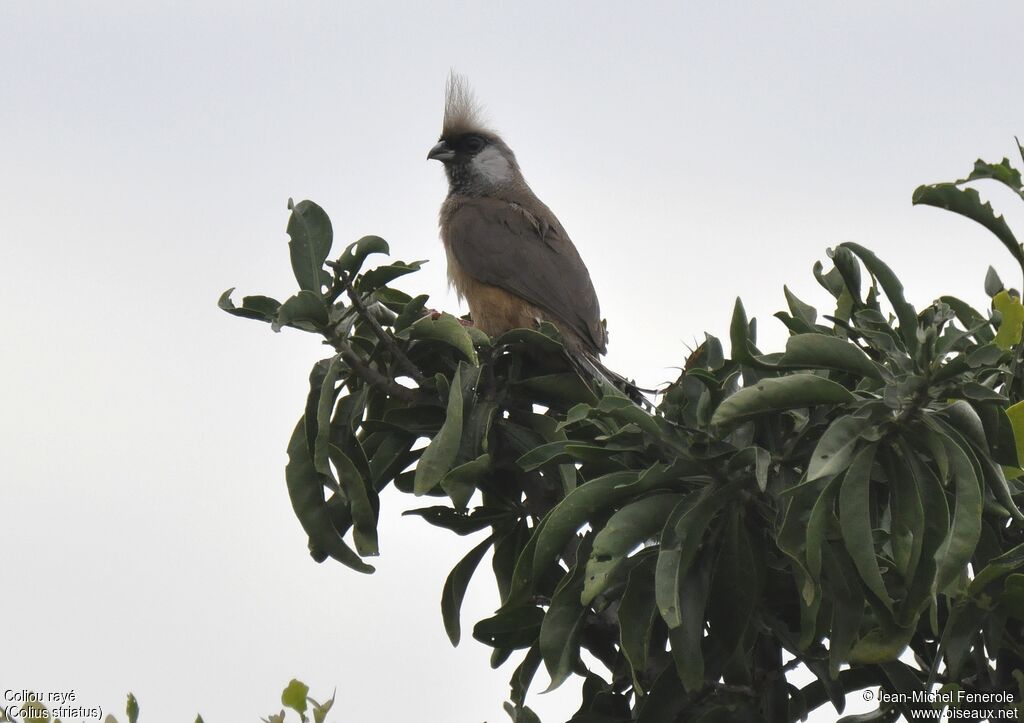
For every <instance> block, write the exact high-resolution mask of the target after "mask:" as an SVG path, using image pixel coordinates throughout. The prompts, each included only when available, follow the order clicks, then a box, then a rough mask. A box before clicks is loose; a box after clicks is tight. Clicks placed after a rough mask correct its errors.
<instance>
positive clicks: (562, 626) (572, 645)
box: [539, 545, 587, 692]
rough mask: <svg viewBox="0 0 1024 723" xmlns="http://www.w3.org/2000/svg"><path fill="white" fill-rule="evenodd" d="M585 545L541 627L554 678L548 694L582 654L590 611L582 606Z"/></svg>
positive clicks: (546, 659) (543, 651) (557, 590)
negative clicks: (585, 623) (585, 620)
mask: <svg viewBox="0 0 1024 723" xmlns="http://www.w3.org/2000/svg"><path fill="white" fill-rule="evenodd" d="M584 548H585V545H581V547H580V549H579V550H577V560H576V563H575V564H574V565H573V566H572V568H571V569H570V570H569V572H568V573H567V574H566V575H565V577H563V578H562V581H561V582H560V583H559V584H558V587H557V588H555V594H554V595H553V596H552V598H551V605H550V606H548V611H547V614H546V615H545V616H544V621H543V622H542V623H541V626H540V637H539V641H540V654H541V658H542V659H543V660H544V667H545V668H546V669H547V671H548V675H549V676H550V677H551V685H549V686H548V688H547V690H546V691H544V692H548V691H551V690H554V689H555V688H557V687H558V686H560V685H561V684H562V683H564V682H565V680H566V679H567V678H568V677H569V675H570V674H571V673H572V671H573V668H574V667H575V666H576V664H577V661H578V660H579V655H580V637H581V635H582V633H583V621H584V619H585V617H586V614H587V608H586V607H584V606H582V605H580V595H581V594H582V592H583V578H584V562H583V555H584V554H585V553H586V550H585V549H584Z"/></svg>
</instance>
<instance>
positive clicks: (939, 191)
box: [913, 183, 1024, 269]
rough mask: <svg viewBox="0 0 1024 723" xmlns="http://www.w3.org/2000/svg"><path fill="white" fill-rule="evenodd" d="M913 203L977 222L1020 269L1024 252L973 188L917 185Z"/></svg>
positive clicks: (1007, 227)
mask: <svg viewBox="0 0 1024 723" xmlns="http://www.w3.org/2000/svg"><path fill="white" fill-rule="evenodd" d="M913 202H914V204H915V205H917V204H924V205H926V206H935V207H937V208H944V209H946V210H947V211H952V212H953V213H958V214H960V215H961V216H965V217H966V218H969V219H971V220H972V221H976V222H978V223H980V224H981V225H982V226H984V227H985V228H987V229H988V230H989V231H991V232H992V233H993V234H995V236H996V238H998V239H999V240H1000V241H1001V242H1002V244H1003V246H1005V247H1006V249H1007V250H1008V251H1009V252H1010V253H1011V254H1012V255H1013V258H1015V259H1016V260H1017V263H1018V264H1020V267H1021V269H1024V251H1022V250H1021V247H1020V243H1018V242H1017V239H1016V238H1015V237H1014V235H1013V232H1012V231H1010V227H1009V226H1007V225H1006V219H1004V218H1003V217H1002V216H996V214H995V211H993V210H992V205H991V204H989V203H987V202H986V203H982V202H981V196H979V195H978V192H977V191H976V190H975V189H973V188H958V187H957V186H956V184H954V183H936V184H934V185H931V186H919V187H918V188H917V190H915V191H914V197H913Z"/></svg>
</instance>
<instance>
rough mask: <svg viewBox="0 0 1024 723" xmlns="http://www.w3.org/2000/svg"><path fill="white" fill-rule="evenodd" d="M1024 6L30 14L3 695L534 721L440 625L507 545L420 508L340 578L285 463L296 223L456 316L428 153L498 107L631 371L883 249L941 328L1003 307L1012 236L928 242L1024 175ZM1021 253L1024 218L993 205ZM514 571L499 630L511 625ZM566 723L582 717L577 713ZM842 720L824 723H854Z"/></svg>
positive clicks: (12, 264) (6, 170)
mask: <svg viewBox="0 0 1024 723" xmlns="http://www.w3.org/2000/svg"><path fill="white" fill-rule="evenodd" d="M1022 21H1024V6H1022V5H1021V4H1020V3H1019V2H988V3H984V4H982V3H972V4H967V3H963V2H903V3H888V2H859V3H852V2H847V3H811V2H772V3H754V2H717V3H696V2H672V3H669V2H660V3H658V2H652V3H628V4H627V3H611V2H587V3H583V2H576V3H569V2H565V3H552V2H535V1H532V0H529V1H527V0H521V1H520V2H517V3H515V4H511V3H502V4H497V3H479V2H473V3H471V2H431V3H415V2H404V3H402V2H376V3H356V2H348V1H344V2H343V1H340V0H339V1H335V2H308V3H284V2H282V3H269V2H255V3H253V2H245V3H242V2H237V3H210V2H202V3H200V2H192V1H186V0H175V1H174V2H143V3H140V2H131V3H129V2H104V1H98V2H96V1H94V2H88V3H86V2H73V1H70V0H69V1H64V2H57V1H52V2H42V1H40V0H35V1H33V2H13V1H12V0H7V1H5V2H2V3H0V149H2V156H0V159H2V160H0V301H2V304H3V308H4V310H5V323H6V331H5V334H4V339H5V342H4V344H3V352H2V354H0V385H2V386H0V390H2V398H3V404H2V407H0V446H2V447H0V449H2V451H0V465H2V466H0V475H2V479H0V509H2V510H3V512H4V514H3V518H4V535H3V538H4V542H3V552H2V553H0V561H2V565H0V570H2V571H3V573H4V576H3V578H4V579H3V586H4V592H5V594H4V596H3V605H2V608H0V610H2V614H3V618H4V620H5V624H4V626H3V631H2V633H0V644H2V646H3V653H2V654H0V687H3V688H19V689H20V688H23V687H24V688H31V689H35V690H41V691H51V690H54V691H55V690H60V689H68V688H74V689H75V690H76V692H77V693H78V700H79V702H81V703H82V704H83V705H102V706H104V707H105V709H106V710H107V712H109V711H110V709H111V708H112V707H116V708H118V709H120V708H121V707H122V701H123V698H124V695H125V693H126V692H127V691H129V690H131V691H134V692H135V694H136V695H137V696H138V698H139V700H140V701H141V705H142V711H143V712H142V720H143V721H144V723H161V722H162V721H180V720H192V719H193V718H194V716H195V713H196V712H197V711H199V712H202V714H203V716H204V718H205V720H206V721H207V722H208V723H216V722H217V721H221V722H227V721H242V720H255V719H256V718H257V716H258V715H264V714H266V713H268V712H270V711H273V710H274V709H275V707H276V706H277V705H278V695H279V692H280V690H281V688H283V687H284V685H285V684H286V683H287V682H288V680H289V679H290V678H292V677H299V678H301V679H303V680H304V681H306V682H307V683H309V684H310V685H311V686H312V688H313V693H314V695H320V696H326V695H329V693H330V691H331V690H332V689H333V688H335V687H337V689H338V698H339V701H341V702H340V703H339V706H338V708H337V711H338V714H337V715H335V716H333V718H332V719H333V720H337V721H339V723H348V722H358V723H392V722H393V721H402V720H417V721H425V722H426V723H435V722H436V723H448V722H449V721H452V722H461V721H465V722H466V723H478V722H479V721H484V720H486V721H490V723H498V722H499V721H502V720H505V719H506V717H505V714H504V713H503V712H501V707H500V706H501V701H502V700H503V699H504V698H505V696H506V694H507V690H508V689H507V684H506V682H507V679H508V677H509V675H510V674H511V672H512V668H513V667H514V666H513V664H507V665H506V666H505V667H504V668H501V669H499V670H498V671H491V670H490V669H489V668H488V665H487V660H488V655H489V649H488V648H485V647H484V646H483V645H480V644H478V643H476V642H474V641H473V640H472V639H469V636H468V635H467V636H466V638H467V639H466V640H464V642H463V644H462V646H461V647H459V648H458V649H454V650H453V649H452V648H451V647H450V646H449V644H448V642H447V639H446V637H445V634H444V631H443V627H442V624H441V619H440V612H439V607H438V600H439V597H440V590H441V584H442V582H443V580H444V577H445V575H446V574H447V572H448V570H449V569H450V568H451V566H452V565H453V564H454V563H455V562H456V561H457V560H458V559H459V558H460V557H461V555H462V554H464V552H465V551H466V550H467V549H468V547H469V546H470V544H471V540H467V539H464V538H456V537H455V536H453V535H450V534H448V533H445V532H443V531H439V530H435V529H434V528H431V527H429V526H428V525H426V524H425V523H423V522H422V521H420V520H418V519H415V518H400V517H399V516H398V515H399V512H400V511H401V510H403V509H408V508H411V507H413V506H416V503H417V501H416V500H414V499H411V498H406V497H404V496H402V495H399V494H397V493H394V494H385V495H384V496H383V500H382V503H383V508H384V509H383V514H382V523H381V550H382V557H381V558H380V559H379V560H378V561H376V564H377V566H378V573H377V574H376V575H373V576H370V577H365V576H360V575H358V574H356V573H354V572H351V571H349V570H347V569H345V568H342V567H341V566H339V565H336V564H324V565H316V564H315V563H313V562H312V560H311V559H310V558H309V556H308V554H307V552H306V542H305V538H304V535H303V533H302V531H301V529H300V528H299V525H298V523H297V522H296V521H295V519H294V516H293V514H292V511H291V508H290V505H289V503H288V499H287V495H286V492H285V486H284V477H283V466H284V462H285V454H284V449H285V445H286V442H287V439H288V435H289V433H290V430H291V428H292V426H293V425H294V423H295V420H296V419H297V418H298V415H299V414H300V413H301V410H302V407H303V402H304V398H305V393H306V376H307V373H308V370H309V367H310V366H311V365H312V363H313V362H314V361H315V360H316V359H318V358H319V357H320V356H321V355H323V353H324V352H323V349H322V347H320V346H319V345H318V344H317V343H316V342H315V340H314V339H313V338H312V337H309V338H306V335H300V334H297V333H289V332H285V333H283V334H281V335H280V336H275V335H273V334H271V333H270V332H269V330H268V328H267V327H265V326H263V325H260V324H256V323H253V322H246V321H244V320H238V319H234V318H232V317H229V316H227V315H226V314H224V313H222V312H220V311H218V310H217V309H216V306H215V302H216V300H217V296H218V295H219V294H220V292H221V291H223V290H224V289H225V288H227V287H229V286H237V287H238V289H239V294H247V293H266V294H270V295H272V296H277V297H278V298H283V297H285V296H287V295H288V294H290V293H291V292H292V287H293V284H294V282H293V280H292V277H291V273H290V271H289V268H288V262H287V259H288V254H287V247H286V236H285V234H284V227H285V223H286V221H287V210H286V208H285V204H286V201H287V199H288V197H289V196H292V197H294V198H295V199H296V200H298V199H301V198H311V199H313V200H315V201H317V202H318V203H320V204H321V205H322V206H323V207H324V208H325V209H326V210H327V212H328V213H329V214H330V215H331V216H332V219H333V221H334V228H335V235H336V238H337V244H338V249H339V250H340V248H342V247H343V246H344V244H346V243H348V242H349V241H351V240H354V239H356V238H358V237H360V236H362V235H364V234H367V233H374V234H378V235H381V236H383V237H384V238H386V239H387V240H388V241H389V242H390V243H391V247H392V249H393V251H394V254H395V256H396V257H398V258H402V259H406V260H409V259H421V258H422V259H430V260H431V263H430V264H428V265H427V267H426V268H425V269H424V271H423V272H422V273H419V274H416V275H415V276H414V277H411V279H410V280H409V282H408V283H407V284H405V285H404V288H406V289H407V290H409V291H414V292H417V293H419V292H424V293H430V294H431V297H432V302H431V303H432V304H433V305H434V306H438V307H443V308H446V309H452V310H454V309H456V307H457V304H456V302H455V300H454V297H453V296H452V295H451V294H449V293H448V292H447V290H446V288H445V281H444V262H443V251H442V248H441V246H440V243H439V241H438V240H437V230H436V211H437V208H438V206H439V204H440V202H441V200H442V198H443V195H444V192H445V183H444V180H443V174H442V171H441V169H440V167H439V166H438V165H437V164H436V163H427V162H426V161H425V160H424V158H425V155H426V152H427V150H428V149H429V148H430V146H431V145H432V144H433V143H434V141H435V140H436V137H437V134H438V130H439V128H440V120H441V110H442V100H443V96H442V94H443V88H444V81H445V77H446V75H447V73H448V70H449V68H452V67H454V68H455V69H457V70H459V71H461V72H463V73H465V74H466V75H468V76H469V78H470V80H471V82H472V83H473V85H474V86H475V88H476V91H477V95H478V97H479V98H480V100H481V101H482V102H483V104H484V105H485V106H486V110H487V115H488V117H489V118H490V120H491V122H492V124H493V125H494V126H495V127H497V128H498V129H499V130H500V131H502V133H503V134H504V136H505V138H506V140H507V141H508V143H509V144H510V145H511V146H512V148H514V149H515V151H516V153H517V155H518V157H519V160H520V162H521V164H522V167H523V170H524V172H525V174H526V176H527V178H528V180H529V181H530V183H531V184H532V186H533V188H534V190H535V191H536V192H537V193H538V194H539V195H540V196H541V198H543V199H544V200H545V201H546V202H547V203H548V205H549V206H551V207H552V209H553V210H554V211H555V212H556V213H557V214H558V216H559V217H560V219H561V220H562V222H563V224H564V225H565V226H566V228H567V229H568V230H569V232H570V234H571V235H572V236H573V238H574V240H575V241H576V244H577V246H578V247H579V249H580V251H581V253H582V255H583V257H584V258H585V260H586V262H587V264H588V266H589V267H590V270H591V274H592V276H593V279H594V283H595V286H596V288H597V290H598V294H599V296H600V299H601V303H602V309H603V312H604V315H605V316H607V318H608V324H609V329H610V332H611V345H610V354H609V357H608V359H607V361H608V364H609V366H611V367H613V368H616V369H618V370H620V371H622V372H625V373H627V374H630V375H634V376H636V377H638V378H639V379H640V381H642V382H643V383H646V384H656V383H658V382H660V381H663V380H666V379H668V378H669V377H671V376H672V375H673V371H672V370H671V369H670V367H672V366H676V365H679V364H681V362H682V360H683V359H684V358H685V356H686V354H687V346H686V345H687V344H690V343H692V342H693V341H694V340H695V339H697V338H699V337H701V335H702V333H703V331H704V330H710V331H712V332H714V333H717V334H720V335H722V334H724V333H725V330H726V328H727V323H728V318H729V314H730V311H731V308H732V302H733V299H734V298H735V296H737V295H741V296H742V297H743V300H744V303H745V304H746V307H747V309H748V312H749V313H750V314H751V315H756V316H758V317H759V319H760V320H761V325H762V329H763V332H762V334H763V338H764V339H766V342H767V343H766V344H765V346H768V347H777V346H778V345H779V344H780V343H781V341H782V339H783V338H784V330H783V328H782V326H781V324H778V323H777V322H775V321H774V320H773V319H772V318H771V313H772V312H774V311H776V310H777V309H779V308H782V306H783V303H784V302H783V298H782V285H783V284H784V283H786V284H789V285H790V287H791V288H792V289H794V290H795V291H796V292H797V293H798V294H800V295H801V296H803V297H805V298H806V299H807V300H810V301H813V302H821V304H822V305H824V292H820V293H819V290H818V288H817V285H816V284H815V282H814V280H813V277H812V276H811V273H810V269H811V266H812V265H813V263H814V261H815V260H818V259H824V258H825V248H826V247H828V246H831V245H835V244H836V243H838V242H840V241H844V240H855V241H858V242H860V243H862V244H865V245H867V246H869V247H870V248H872V249H874V250H875V251H876V252H877V253H878V254H879V255H880V256H882V257H883V258H884V259H886V260H887V261H888V262H890V264H891V265H892V266H894V268H895V269H896V270H897V271H898V272H899V273H900V274H901V275H902V278H903V280H904V283H905V285H906V287H907V291H908V295H909V297H910V298H911V299H912V300H913V301H914V302H915V303H917V304H919V305H922V304H926V303H927V302H929V301H930V300H931V299H932V298H934V297H935V296H936V295H938V294H940V293H954V294H957V295H960V296H962V297H963V298H966V299H968V300H970V301H973V302H974V303H977V304H981V303H983V300H984V295H983V292H982V279H983V277H984V273H985V269H986V267H987V266H988V265H989V264H990V263H991V264H994V265H995V266H996V268H997V269H999V270H1000V271H1001V272H1002V274H1003V277H1004V279H1006V280H1008V281H1010V282H1014V283H1019V280H1018V279H1017V277H1016V275H1015V274H1014V271H1013V263H1012V261H1011V259H1010V257H1009V255H1008V254H1006V252H1005V251H1004V250H1003V249H1002V248H1001V247H1000V246H999V245H998V244H997V243H996V242H995V241H994V240H992V239H990V238H989V237H988V236H987V232H985V231H984V230H982V229H980V228H974V227H972V226H971V225H970V223H969V222H967V221H964V220H960V219H958V218H956V217H953V216H951V215H949V214H944V213H943V212H940V211H937V210H935V209H922V208H917V209H915V208H912V207H911V205H910V195H911V192H912V191H913V189H914V188H915V187H916V186H917V185H918V184H919V183H924V182H933V181H943V180H952V179H954V178H958V177H961V176H963V175H965V174H966V173H967V172H968V171H969V169H970V168H971V166H972V163H973V161H974V159H975V158H976V157H978V156H983V157H985V158H987V159H991V160H999V159H1000V158H1001V157H1002V156H1004V155H1009V154H1011V153H1013V152H1015V150H1016V149H1015V146H1014V143H1013V136H1014V134H1024V93H1022V90H1024V88H1022V86H1021V80H1020V68H1019V62H1018V55H1019V53H1018V52H1017V49H1018V48H1019V43H1020V28H1021V27H1022V24H1024V23H1022ZM983 195H986V196H988V197H989V198H992V199H993V200H994V201H995V202H996V204H997V206H998V207H999V208H1001V209H1008V210H1010V211H1012V213H1008V218H1009V219H1010V221H1011V223H1013V222H1014V221H1016V222H1017V228H1018V229H1024V214H1021V213H1020V212H1019V210H1018V209H1017V208H1015V207H1013V204H1012V199H1011V198H1010V197H1009V194H1006V193H999V191H998V189H991V188H988V187H985V188H983ZM487 577H488V576H487V567H486V566H482V567H481V576H480V578H479V579H478V580H477V581H476V582H475V583H474V584H473V586H472V587H471V589H470V596H469V598H468V599H467V602H466V605H465V617H464V620H465V621H466V623H467V627H468V625H469V624H471V622H472V621H474V620H477V619H479V618H481V617H484V616H486V615H488V614H489V613H490V611H491V610H492V609H493V607H494V606H495V604H496V595H495V594H494V592H493V583H492V582H491V581H490V580H488V579H487ZM545 683H546V681H545V680H544V676H543V674H541V675H540V676H539V679H538V681H537V684H536V685H535V686H534V691H535V692H534V694H533V695H531V697H530V701H529V702H530V705H531V706H533V707H534V709H535V710H536V711H537V712H538V713H539V714H540V715H541V718H542V719H543V720H544V721H545V723H559V722H560V721H563V720H565V719H566V718H567V717H568V716H569V714H570V713H571V712H572V710H574V704H575V702H576V696H577V688H576V687H575V686H574V685H571V684H566V685H565V686H563V688H561V689H559V690H558V691H556V692H555V693H551V694H548V695H544V696H539V695H537V694H536V693H538V692H539V691H541V690H543V689H544V687H545ZM834 717H835V716H834V714H833V713H831V712H828V711H826V712H825V713H823V714H822V715H821V716H820V717H819V720H832V719H834Z"/></svg>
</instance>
